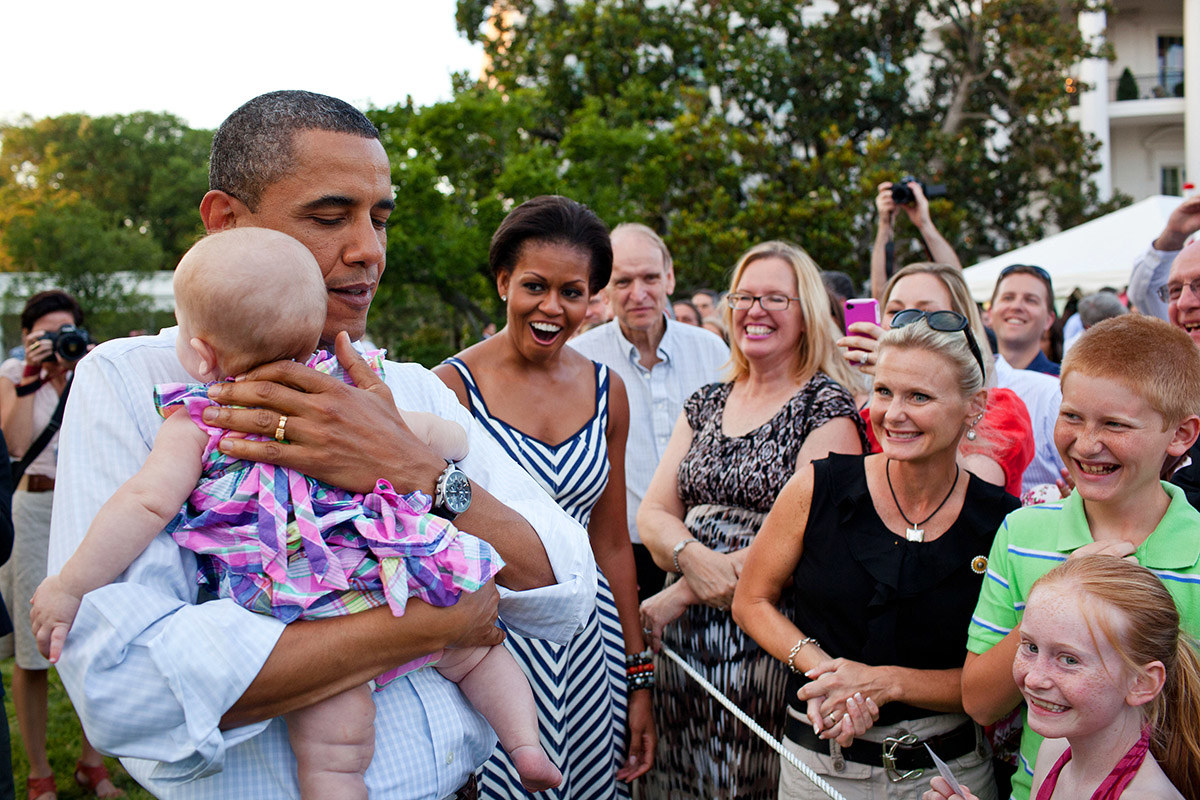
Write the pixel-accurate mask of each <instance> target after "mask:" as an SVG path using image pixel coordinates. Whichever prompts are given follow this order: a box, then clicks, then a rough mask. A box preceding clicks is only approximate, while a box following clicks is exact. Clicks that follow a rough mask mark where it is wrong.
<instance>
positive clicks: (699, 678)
mask: <svg viewBox="0 0 1200 800" xmlns="http://www.w3.org/2000/svg"><path fill="white" fill-rule="evenodd" d="M662 654H663V655H664V656H666V657H667V658H669V659H671V660H672V661H674V662H675V663H676V664H678V665H679V666H680V668H681V669H682V670H683V671H684V672H686V673H687V674H688V676H689V677H691V679H692V680H694V681H696V683H698V684H700V685H701V686H702V687H704V691H706V692H708V693H709V694H711V695H712V696H713V697H715V698H717V702H719V703H720V704H721V705H723V706H725V708H727V709H728V710H729V713H731V714H733V715H734V716H735V717H737V718H738V720H740V721H741V722H742V723H743V724H745V725H746V727H748V728H750V730H751V731H753V732H754V734H755V735H756V736H758V738H760V739H762V740H763V741H764V742H766V743H767V744H768V745H770V747H771V749H772V750H774V751H775V752H776V753H779V757H780V758H783V759H786V760H787V762H788V763H789V764H791V765H792V766H793V767H795V768H796V769H798V770H800V772H801V774H803V775H804V777H806V778H808V779H809V780H810V781H812V782H813V783H814V784H816V787H817V788H818V789H820V790H821V791H822V792H824V793H825V794H826V795H828V796H829V797H830V798H832V800H846V798H845V796H844V795H842V793H841V792H839V791H838V790H837V789H834V788H833V787H832V786H830V785H829V784H828V783H826V782H825V781H824V780H822V778H821V776H820V775H818V774H817V773H815V772H813V771H812V768H811V767H809V766H808V764H805V763H804V762H803V761H801V760H800V759H798V758H796V756H794V755H792V753H790V752H788V751H787V750H786V749H785V748H784V746H783V745H782V744H780V743H779V740H778V739H776V738H775V737H774V736H772V735H771V734H769V733H767V732H766V731H765V730H763V727H762V726H761V725H759V724H758V723H757V722H755V721H754V720H753V719H751V718H750V716H749V715H748V714H746V712H745V711H742V710H741V709H740V708H738V707H737V706H736V705H734V704H733V701H732V700H730V699H729V698H728V697H726V696H725V695H723V694H722V693H721V690H720V689H718V688H717V687H715V686H713V685H712V684H711V683H709V682H708V681H707V680H706V679H705V678H704V676H703V675H701V674H700V673H699V672H696V670H694V669H692V667H691V665H690V664H688V663H687V662H686V661H684V660H683V659H682V658H680V657H679V654H678V653H676V652H675V651H674V650H672V649H671V648H670V647H667V646H666V645H665V644H664V645H663V646H662Z"/></svg>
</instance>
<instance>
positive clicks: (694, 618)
mask: <svg viewBox="0 0 1200 800" xmlns="http://www.w3.org/2000/svg"><path fill="white" fill-rule="evenodd" d="M765 516H766V515H765V514H762V513H759V512H754V511H747V510H745V509H742V508H733V507H729V506H717V505H699V506H694V507H693V508H691V509H690V510H689V511H688V513H687V516H686V518H685V519H684V524H685V525H686V526H687V529H688V530H689V531H691V534H692V535H693V536H695V537H696V538H697V539H699V540H700V541H701V542H703V543H704V544H705V545H707V546H708V547H711V548H712V549H713V550H716V551H718V552H731V551H734V550H740V549H742V548H744V547H747V546H749V544H750V542H752V541H753V540H754V536H755V534H756V533H757V532H758V529H759V526H760V525H762V521H763V519H764V517H765ZM676 579H677V576H675V575H671V576H669V578H668V585H669V584H670V583H671V582H672V581H674V580H676ZM780 611H782V612H783V613H784V614H786V615H787V616H788V618H789V619H790V618H791V609H790V608H786V607H781V608H780ZM663 642H664V643H665V644H666V645H667V646H669V647H670V648H671V649H672V650H674V651H675V652H677V653H678V654H679V655H680V656H681V657H682V658H683V659H684V660H685V661H687V662H688V663H689V664H690V665H691V666H692V667H693V668H694V669H695V670H696V671H697V672H699V673H700V674H701V675H703V676H704V677H705V678H707V679H708V680H709V681H710V682H712V684H713V685H714V686H716V687H717V688H718V689H720V690H721V691H722V692H723V693H724V694H725V695H726V696H727V697H729V698H730V699H731V700H732V701H733V702H734V703H736V704H737V705H738V707H740V708H741V709H742V710H743V711H745V712H746V713H747V714H749V715H750V716H751V717H752V718H753V719H754V720H755V721H757V722H758V724H760V725H762V726H763V727H764V728H765V729H766V730H767V731H769V732H770V733H771V734H772V735H773V736H775V737H776V738H780V737H781V735H782V732H783V724H784V719H785V715H786V706H787V702H786V700H785V698H784V692H785V690H786V687H787V672H786V667H785V666H784V665H783V664H782V663H781V662H780V661H778V660H776V659H775V658H772V657H771V656H770V655H768V654H767V653H766V652H764V651H763V650H762V649H761V648H760V647H759V646H758V645H757V644H755V642H754V640H753V639H751V638H750V637H749V636H747V635H746V634H744V633H742V631H741V629H740V628H738V626H737V625H735V624H734V622H733V619H732V618H731V617H730V615H729V612H728V611H720V610H717V609H715V608H710V607H709V606H704V605H696V606H692V607H690V608H689V609H688V610H687V611H686V612H685V613H684V615H683V616H682V617H680V618H679V619H678V620H677V621H675V622H674V623H673V624H671V625H669V626H668V627H667V629H666V630H665V631H664V633H663ZM656 670H657V673H658V687H657V688H656V689H655V696H654V711H655V715H654V721H655V725H656V727H657V728H658V737H659V738H658V754H657V756H656V758H655V765H654V769H653V770H652V771H651V772H650V773H649V774H648V775H647V776H646V784H645V790H644V791H643V792H642V797H643V798H646V799H647V800H659V799H660V798H664V799H665V798H670V799H671V800H689V799H690V800H711V798H716V797H719V798H738V799H739V800H743V799H744V800H774V799H775V797H776V794H777V790H778V784H779V756H778V755H776V754H775V752H774V751H773V750H771V748H769V747H767V745H766V744H765V743H764V742H763V741H762V740H761V739H759V738H758V737H757V736H755V735H754V734H753V733H751V732H750V730H749V728H747V727H746V726H745V725H743V724H742V723H740V722H738V721H737V720H736V719H734V718H733V716H732V715H731V714H730V713H729V712H728V711H726V710H725V709H724V708H723V707H722V706H721V705H720V703H718V702H717V701H716V700H715V699H713V698H712V697H711V696H710V695H709V694H708V693H707V692H706V691H704V690H703V689H701V688H700V686H699V685H698V684H696V683H695V682H694V681H693V680H692V679H691V678H689V677H688V676H687V675H686V674H684V672H683V670H681V669H680V668H679V667H678V666H676V665H675V663H674V662H673V661H670V660H669V659H667V658H665V657H659V658H658V659H657V660H656Z"/></svg>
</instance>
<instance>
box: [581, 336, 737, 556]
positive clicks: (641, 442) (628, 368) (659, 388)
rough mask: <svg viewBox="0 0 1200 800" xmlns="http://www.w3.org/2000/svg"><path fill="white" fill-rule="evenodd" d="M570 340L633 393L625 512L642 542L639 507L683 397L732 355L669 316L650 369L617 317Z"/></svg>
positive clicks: (714, 377)
mask: <svg viewBox="0 0 1200 800" xmlns="http://www.w3.org/2000/svg"><path fill="white" fill-rule="evenodd" d="M569 344H570V345H571V346H572V347H574V348H575V349H576V350H578V351H579V352H580V353H583V354H584V355H585V356H587V357H588V358H590V359H591V360H593V361H598V362H600V363H601V364H604V365H605V366H606V367H608V368H609V369H611V370H612V371H613V372H615V373H617V374H618V375H620V376H621V379H622V380H623V381H625V394H626V395H627V396H628V397H629V438H628V439H627V441H626V444H625V512H626V516H627V517H628V518H629V538H630V539H631V540H632V541H634V542H641V540H642V539H641V537H640V536H638V530H637V511H638V506H640V505H641V504H642V498H643V497H645V496H646V489H647V488H649V486H650V479H651V478H653V477H654V470H655V469H656V468H657V467H658V462H659V461H660V460H662V456H663V452H664V451H666V449H667V442H668V441H670V439H671V431H673V430H674V429H675V422H676V420H678V419H679V415H680V413H682V412H683V403H684V401H685V400H687V399H688V398H689V397H691V396H692V393H693V392H695V391H696V390H697V389H699V388H700V387H701V386H706V385H708V384H710V383H716V382H717V381H718V380H720V378H721V367H722V366H724V365H725V364H726V363H728V361H729V348H728V347H726V346H725V343H724V342H722V341H721V339H720V337H719V336H717V335H716V334H715V333H712V332H711V331H708V330H705V329H704V328H697V327H696V326H694V325H685V324H683V323H681V322H675V321H674V320H670V319H668V320H667V329H666V332H665V333H663V338H662V341H661V342H659V343H658V357H659V358H660V359H661V361H660V362H659V363H657V364H655V365H654V367H653V368H652V369H646V368H645V367H643V366H642V365H641V363H640V361H639V359H640V358H641V356H640V355H639V354H638V349H637V347H636V346H635V345H634V344H633V343H632V342H630V341H629V340H628V339H626V338H625V335H624V334H623V333H621V326H620V325H619V324H618V323H617V321H616V320H613V321H612V322H607V323H605V324H603V325H600V326H599V327H596V328H593V329H592V330H590V331H588V332H587V333H584V334H583V335H581V336H579V337H578V338H575V339H572V340H571V341H570V342H569Z"/></svg>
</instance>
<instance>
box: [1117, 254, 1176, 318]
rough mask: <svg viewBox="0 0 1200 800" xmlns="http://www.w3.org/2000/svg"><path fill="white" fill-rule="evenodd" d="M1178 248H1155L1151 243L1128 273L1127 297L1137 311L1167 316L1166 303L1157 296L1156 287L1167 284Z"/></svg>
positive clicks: (1155, 315)
mask: <svg viewBox="0 0 1200 800" xmlns="http://www.w3.org/2000/svg"><path fill="white" fill-rule="evenodd" d="M1177 255H1179V251H1178V250H1155V249H1154V246H1153V245H1151V246H1150V247H1149V248H1147V250H1146V252H1145V253H1142V255H1141V257H1140V258H1138V260H1137V261H1135V262H1133V272H1131V273H1130V275H1129V299H1130V300H1132V301H1133V304H1134V305H1135V306H1137V309H1138V311H1141V312H1142V313H1143V314H1149V315H1150V316H1153V317H1158V318H1160V319H1166V318H1167V304H1166V303H1164V302H1163V301H1162V300H1160V299H1159V297H1158V289H1159V287H1161V286H1166V285H1167V276H1168V275H1170V273H1171V264H1172V262H1174V261H1175V256H1177Z"/></svg>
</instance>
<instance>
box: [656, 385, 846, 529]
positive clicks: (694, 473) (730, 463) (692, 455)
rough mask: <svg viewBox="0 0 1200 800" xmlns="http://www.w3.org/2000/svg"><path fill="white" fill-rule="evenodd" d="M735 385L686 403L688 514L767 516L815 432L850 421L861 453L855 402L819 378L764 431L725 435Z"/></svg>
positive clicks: (683, 474) (683, 476) (711, 388)
mask: <svg viewBox="0 0 1200 800" xmlns="http://www.w3.org/2000/svg"><path fill="white" fill-rule="evenodd" d="M732 388H733V384H731V383H712V384H709V385H708V386H704V387H701V388H700V389H698V390H697V391H696V393H695V394H693V395H692V396H691V397H689V398H688V400H687V402H686V403H684V406H683V413H684V414H686V415H687V421H688V425H690V426H691V428H692V431H693V437H692V446H691V449H689V450H688V452H687V455H686V456H684V458H683V461H682V462H681V463H680V465H679V497H680V499H681V500H683V504H684V506H685V507H687V508H691V507H692V506H695V505H700V504H702V503H714V504H717V505H725V506H736V507H738V508H745V509H749V510H751V511H760V512H766V511H769V510H770V509H771V505H772V504H773V503H774V502H775V498H776V497H778V496H779V491H780V490H781V489H782V488H783V485H784V484H785V483H787V482H788V479H789V478H791V477H792V475H793V474H794V473H795V472H796V459H797V458H798V457H799V454H800V446H801V445H803V444H804V441H805V439H807V438H808V435H809V434H810V433H812V432H813V431H814V430H816V429H817V428H819V427H820V426H822V425H824V424H825V423H826V422H828V421H830V420H831V419H834V418H836V417H847V418H849V419H850V420H851V421H852V422H853V423H854V425H855V427H856V429H857V430H858V437H859V440H860V441H861V443H862V447H863V452H870V451H869V450H868V447H869V444H868V442H867V438H866V430H865V428H864V426H863V421H862V417H860V416H859V415H858V409H857V408H856V407H855V404H854V398H853V397H852V396H851V395H850V393H849V392H848V391H846V390H845V389H844V388H842V386H841V384H839V383H837V382H836V381H834V380H833V379H832V378H830V377H829V376H828V375H826V374H825V373H823V372H818V373H817V374H816V375H814V376H813V377H812V379H810V380H809V382H808V383H807V384H805V385H804V388H802V389H800V391H798V392H796V394H794V395H792V398H791V399H790V400H788V401H787V403H785V404H784V406H783V408H781V409H779V412H778V413H776V414H775V416H774V417H772V418H771V419H770V420H769V421H768V422H766V423H765V424H764V425H762V426H761V427H759V428H757V429H755V430H753V431H751V432H749V433H747V434H745V435H743V436H726V435H725V434H724V433H723V432H722V431H721V424H722V420H723V419H724V416H725V403H726V402H727V401H728V400H729V392H730V391H731V390H732Z"/></svg>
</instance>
